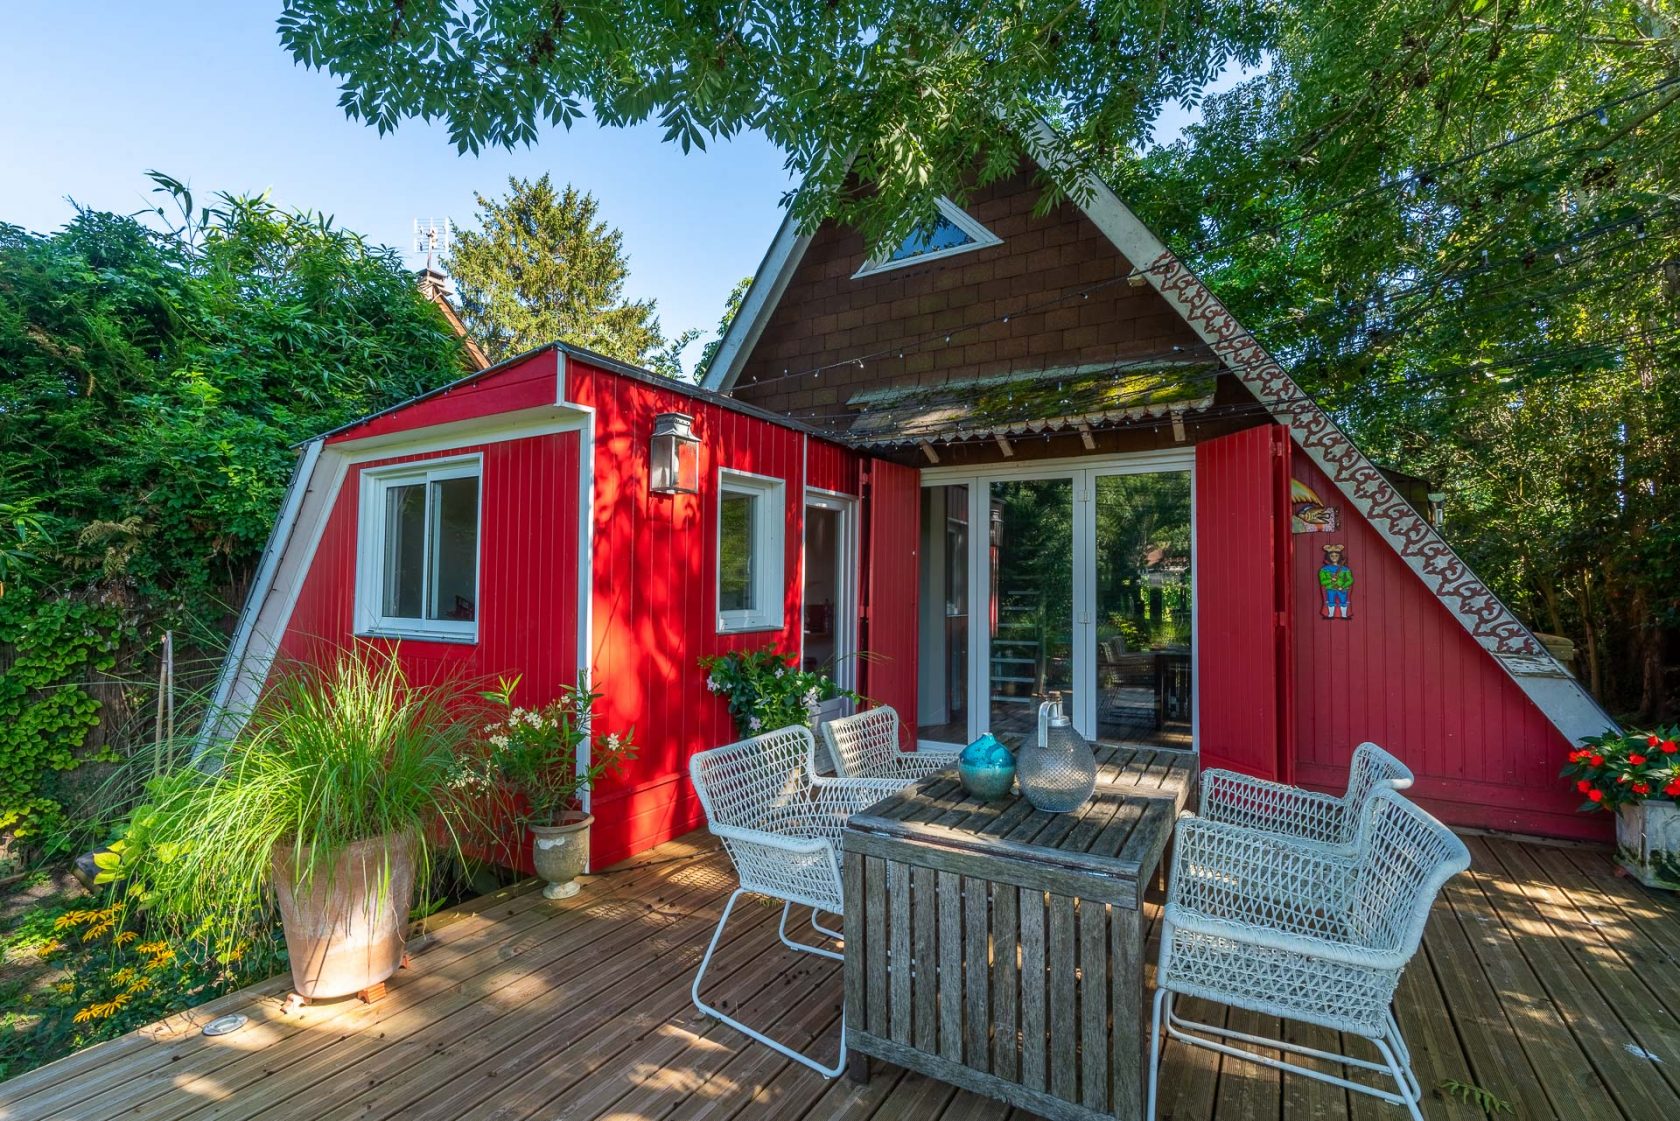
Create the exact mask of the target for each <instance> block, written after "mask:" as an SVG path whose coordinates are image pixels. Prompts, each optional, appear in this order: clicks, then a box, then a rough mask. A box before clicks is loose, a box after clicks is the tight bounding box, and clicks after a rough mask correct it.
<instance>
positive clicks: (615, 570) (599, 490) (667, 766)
mask: <svg viewBox="0 0 1680 1121" xmlns="http://www.w3.org/2000/svg"><path fill="white" fill-rule="evenodd" d="M566 380H567V398H568V399H569V400H571V401H574V402H576V403H578V404H580V405H587V406H589V407H591V408H593V409H594V410H595V424H596V428H595V510H594V527H595V528H594V533H595V541H594V551H595V559H594V581H593V587H594V608H593V610H594V620H593V631H594V633H593V636H592V640H591V648H590V662H591V665H592V679H593V680H594V682H595V684H596V688H597V689H598V690H599V691H600V692H602V693H603V694H604V696H603V698H602V701H601V704H600V707H599V709H598V716H597V728H598V730H599V731H602V732H606V731H625V730H628V729H630V728H632V727H633V728H634V729H635V733H636V741H637V743H638V744H639V745H640V754H639V756H638V758H637V759H636V760H635V761H634V762H633V763H632V764H631V765H630V766H629V768H628V769H627V771H626V773H625V774H623V775H622V776H619V777H617V778H613V779H609V780H607V781H604V782H603V783H602V784H601V786H600V787H599V789H597V790H596V792H595V796H594V801H593V809H594V812H595V821H596V823H595V826H594V829H593V830H592V832H593V834H594V835H593V838H592V842H591V843H592V847H593V850H594V851H593V853H592V854H591V855H592V860H593V862H594V864H595V865H597V866H600V865H603V864H606V863H610V862H612V861H615V860H619V859H622V858H624V857H627V856H631V855H633V854H634V853H637V852H640V851H642V850H644V849H647V848H650V847H652V846H653V845H656V844H659V843H661V842H663V841H666V840H668V839H670V838H672V837H675V836H679V835H680V834H682V833H685V832H687V831H688V830H690V829H694V828H696V827H698V826H699V825H701V824H702V823H703V820H704V815H703V814H702V812H701V808H700V803H699V799H697V798H696V797H695V795H694V790H693V787H692V785H691V784H690V782H689V778H688V760H689V758H690V757H691V756H692V755H693V754H694V753H695V752H697V751H702V750H704V749H706V748H710V747H716V746H718V745H720V744H724V743H728V742H730V741H731V740H733V739H735V731H734V728H733V726H732V724H731V722H730V718H729V713H728V709H727V707H726V706H725V704H724V702H723V700H722V698H720V697H716V696H713V695H712V694H711V693H709V692H707V690H706V687H705V675H704V674H703V673H702V672H701V670H700V667H699V665H698V661H699V659H700V658H701V657H702V656H704V655H708V654H718V653H722V652H724V651H726V650H738V649H755V648H758V647H761V646H764V645H767V644H774V645H775V646H776V647H778V648H779V649H781V650H785V651H789V652H793V651H797V650H798V649H799V606H800V605H799V599H800V592H801V588H802V586H803V580H802V574H801V571H800V563H801V556H802V549H801V540H802V536H803V518H804V489H805V475H804V470H803V464H804V458H805V451H806V448H805V444H806V437H805V436H804V435H803V434H802V433H800V432H797V431H794V430H791V429H788V428H784V427H782V426H780V425H777V424H774V423H771V422H769V421H765V420H761V419H759V418H757V417H752V416H747V415H744V414H742V413H740V412H737V411H734V410H731V409H728V408H725V407H723V406H721V405H718V404H713V403H711V402H709V401H706V400H704V399H698V398H695V397H692V396H688V395H685V394H682V393H679V392H677V391H675V390H668V389H664V388H662V387H659V386H654V385H649V384H647V383H646V382H643V381H640V380H637V379H633V378H628V377H622V376H619V375H616V374H612V373H609V372H606V371H603V370H598V369H596V368H594V367H592V366H589V365H587V364H585V363H583V362H581V361H577V360H568V362H567V376H566ZM673 410H674V411H680V412H684V413H688V414H689V415H690V416H692V417H694V432H695V434H696V435H697V436H699V437H700V441H701V445H700V463H701V472H702V475H701V479H702V486H701V493H700V494H698V495H681V496H677V497H655V496H652V495H650V494H649V493H648V483H647V470H648V439H649V436H650V434H651V432H652V428H653V418H654V417H655V416H656V415H657V414H659V413H661V412H667V411H673ZM813 444H815V442H814V441H813ZM720 467H729V468H734V469H737V470H741V471H751V472H754V473H755V474H760V475H770V476H774V477H776V478H779V479H783V480H785V481H786V488H787V489H786V500H787V501H786V505H787V509H786V512H785V515H786V531H785V535H784V541H783V544H784V549H785V552H784V556H783V565H784V581H785V582H784V591H785V602H784V605H783V619H782V626H781V628H780V629H778V630H772V631H758V632H752V633H745V634H728V635H720V634H718V633H717V516H718V511H717V472H718V469H719V468H720ZM831 477H832V476H831Z"/></svg>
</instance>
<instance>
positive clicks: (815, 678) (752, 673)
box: [700, 646, 861, 737]
mask: <svg viewBox="0 0 1680 1121" xmlns="http://www.w3.org/2000/svg"><path fill="white" fill-rule="evenodd" d="M700 668H701V669H703V670H705V671H706V688H707V690H708V691H710V692H712V693H717V694H719V695H721V696H722V697H723V698H724V699H725V700H727V701H728V702H729V715H730V716H731V717H733V718H734V720H735V732H736V734H737V735H739V736H742V737H746V736H756V735H758V734H759V733H761V732H771V731H775V730H776V729H777V728H786V727H789V726H790V725H793V724H799V725H803V726H804V727H807V728H808V727H810V726H811V709H812V708H814V707H815V706H817V705H818V704H820V703H822V702H823V701H827V700H832V699H834V698H835V697H847V698H850V699H851V700H853V701H857V700H860V699H861V698H859V697H858V695H857V694H856V693H854V692H852V691H851V690H850V689H842V688H841V687H840V686H839V685H836V684H835V683H834V679H833V678H831V677H829V676H828V675H827V674H825V673H819V672H818V671H816V670H802V669H799V668H798V666H797V663H796V661H795V659H794V656H793V655H792V654H784V653H782V652H781V651H779V650H777V649H776V648H775V647H774V646H766V647H764V648H763V649H760V650H731V651H729V652H728V653H727V654H716V655H712V656H710V657H706V658H701V659H700Z"/></svg>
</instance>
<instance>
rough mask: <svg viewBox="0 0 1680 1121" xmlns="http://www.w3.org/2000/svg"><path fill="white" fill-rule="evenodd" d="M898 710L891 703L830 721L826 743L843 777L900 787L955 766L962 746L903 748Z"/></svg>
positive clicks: (824, 738) (823, 728) (826, 732)
mask: <svg viewBox="0 0 1680 1121" xmlns="http://www.w3.org/2000/svg"><path fill="white" fill-rule="evenodd" d="M898 730H899V722H898V710H897V709H895V708H893V707H892V706H891V705H877V706H876V707H875V708H872V709H868V710H866V711H864V712H859V713H856V714H854V715H852V716H842V717H840V718H839V719H837V720H830V721H828V722H827V723H826V724H824V725H823V726H822V736H823V742H824V743H825V744H826V745H827V747H828V752H829V754H830V755H831V756H832V757H833V759H834V772H835V774H837V775H839V776H840V777H842V778H859V779H864V778H866V779H891V780H893V781H896V782H897V783H898V785H899V786H900V787H905V786H909V785H911V784H912V783H915V782H920V781H921V780H922V779H924V778H926V777H927V776H928V775H931V774H933V773H934V772H935V771H943V770H944V769H945V768H946V767H954V766H956V763H957V755H958V754H959V753H960V752H961V751H962V748H960V747H951V748H922V749H920V750H917V751H900V750H899V741H898Z"/></svg>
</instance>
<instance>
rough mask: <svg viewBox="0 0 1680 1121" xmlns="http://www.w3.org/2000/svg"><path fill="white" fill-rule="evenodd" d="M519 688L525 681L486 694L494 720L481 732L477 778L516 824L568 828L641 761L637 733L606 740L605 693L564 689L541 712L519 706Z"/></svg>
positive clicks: (508, 680) (507, 682)
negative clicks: (585, 797) (570, 819)
mask: <svg viewBox="0 0 1680 1121" xmlns="http://www.w3.org/2000/svg"><path fill="white" fill-rule="evenodd" d="M518 687H519V678H518V677H513V678H502V679H501V680H500V681H499V682H498V683H497V687H496V688H495V689H492V690H489V691H486V692H484V693H482V694H481V696H483V698H484V699H485V700H486V701H488V702H489V703H490V705H491V706H492V711H493V714H494V715H493V718H492V719H491V720H490V721H489V722H488V723H486V724H485V725H484V726H483V727H482V728H481V729H480V731H479V750H478V752H477V753H476V755H475V756H474V760H475V766H474V767H473V773H474V779H475V781H476V784H477V785H478V786H479V787H480V789H481V790H482V791H483V792H484V793H485V794H487V795H488V796H489V797H491V798H493V799H494V800H495V801H496V803H497V804H498V805H499V806H501V807H503V808H505V809H506V810H507V811H508V812H507V816H508V817H510V818H511V819H512V820H515V821H518V822H521V823H523V824H527V825H538V826H552V825H561V824H564V823H565V817H566V814H568V813H570V812H573V811H576V810H578V809H579V808H580V802H579V797H580V795H581V794H582V793H583V792H584V791H586V790H589V789H591V788H592V787H593V786H594V785H595V783H596V782H598V781H599V780H600V779H601V778H602V777H604V776H606V775H608V774H618V773H620V772H621V771H622V770H623V768H624V764H625V763H627V762H629V761H630V760H632V759H634V758H635V757H636V744H635V729H633V728H632V729H631V730H630V731H628V732H626V733H624V734H622V735H621V734H619V733H618V732H606V733H605V734H598V733H599V732H600V729H599V728H596V727H595V726H594V711H595V702H596V701H598V700H600V698H601V694H600V693H597V692H595V691H593V690H592V689H591V688H590V687H589V686H587V685H563V686H561V688H560V696H559V697H558V698H557V699H556V700H553V701H551V702H549V703H548V704H546V705H542V706H539V707H536V708H522V707H520V706H519V705H517V704H515V703H514V691H515V690H516V689H518ZM592 736H593V737H594V738H593V742H590V740H591V737H592ZM586 744H587V752H586V751H585V745H586Z"/></svg>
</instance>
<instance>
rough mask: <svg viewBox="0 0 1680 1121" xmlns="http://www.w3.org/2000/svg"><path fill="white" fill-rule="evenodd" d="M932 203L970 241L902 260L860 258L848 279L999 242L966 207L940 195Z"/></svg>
mask: <svg viewBox="0 0 1680 1121" xmlns="http://www.w3.org/2000/svg"><path fill="white" fill-rule="evenodd" d="M933 205H934V206H935V207H937V208H938V210H939V213H940V214H941V215H942V216H943V217H944V218H945V219H946V220H947V221H948V222H950V223H951V224H952V225H953V226H955V227H957V228H958V229H959V230H961V231H962V232H963V233H965V234H967V235H968V236H969V237H971V238H973V240H972V241H965V242H963V243H962V244H961V245H952V246H949V247H947V248H945V249H932V250H929V251H928V252H926V253H918V254H916V255H915V256H914V257H906V258H904V259H903V260H902V261H894V260H892V259H891V256H890V254H889V255H888V256H884V257H871V258H869V259H868V260H866V261H864V263H863V265H862V267H861V268H859V269H858V271H857V272H854V273H853V274H852V279H853V280H857V279H859V278H861V277H865V276H873V275H874V274H876V273H878V272H888V271H890V270H892V269H904V268H909V267H910V266H911V265H920V264H925V263H926V262H928V261H937V260H940V259H941V258H944V257H955V256H957V254H959V253H972V252H973V251H974V250H976V249H989V248H990V247H992V246H994V245H1002V244H1003V239H1002V238H1001V237H999V236H998V235H997V234H994V233H993V232H992V231H991V230H988V229H987V228H986V227H985V226H982V225H981V224H980V223H979V222H978V221H976V220H975V219H974V217H973V216H972V215H970V214H969V213H968V212H967V211H966V210H964V209H963V208H962V207H960V206H958V205H957V204H956V203H954V202H952V201H951V200H950V199H948V198H945V197H944V196H943V195H941V196H940V197H939V198H937V199H934V200H933ZM896 248H897V246H894V249H896Z"/></svg>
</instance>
